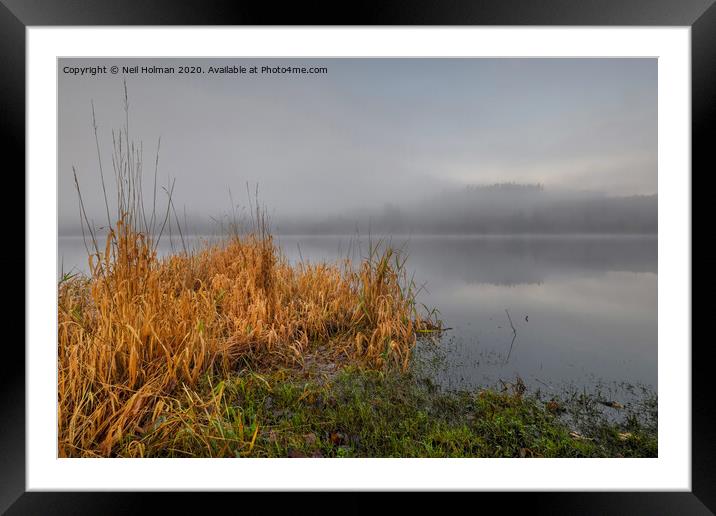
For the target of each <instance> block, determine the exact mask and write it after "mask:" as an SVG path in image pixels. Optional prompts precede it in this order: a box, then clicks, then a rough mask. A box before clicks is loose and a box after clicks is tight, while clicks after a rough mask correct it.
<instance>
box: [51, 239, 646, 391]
mask: <svg viewBox="0 0 716 516" xmlns="http://www.w3.org/2000/svg"><path fill="white" fill-rule="evenodd" d="M200 240H202V237H190V238H189V241H190V243H191V244H192V245H196V244H197V243H198V242H199V241H200ZM276 241H277V243H278V244H279V245H280V246H281V248H282V249H283V251H284V253H285V254H286V256H287V258H288V259H289V260H292V261H298V260H300V259H304V260H311V261H314V260H329V261H332V260H336V259H339V258H344V257H346V256H349V255H352V256H353V257H357V255H359V254H360V252H361V251H364V250H365V249H366V246H367V243H368V242H367V239H365V238H363V239H356V238H355V237H351V236H290V237H289V236H279V237H277V239H276ZM393 243H394V244H396V245H399V246H404V248H405V250H406V251H407V252H408V253H409V260H408V265H409V268H410V269H411V271H413V272H414V274H415V281H416V283H417V284H419V285H422V286H423V287H424V288H423V289H422V290H421V292H420V295H419V300H420V301H421V302H422V303H425V304H426V305H427V306H430V307H437V308H438V309H439V311H440V315H441V318H442V319H443V321H444V323H445V325H446V326H447V327H450V328H451V329H450V330H449V331H447V332H445V335H444V337H443V338H442V341H441V343H440V352H441V353H443V354H444V358H445V359H444V360H443V361H442V364H443V365H442V366H441V369H440V370H439V371H438V373H437V375H438V379H439V381H440V382H441V383H443V384H444V385H447V386H469V385H483V384H485V383H488V384H494V383H496V382H497V381H498V380H500V379H509V378H514V377H515V376H516V375H519V376H520V377H522V378H523V379H524V380H525V382H526V383H527V384H528V385H531V386H532V387H537V388H540V389H546V390H549V389H561V388H563V387H564V386H573V387H576V388H588V387H590V386H593V385H596V384H603V383H604V382H628V383H630V384H642V385H645V386H649V387H652V388H656V386H657V265H658V260H657V239H656V237H648V236H645V237H623V236H621V237H606V236H605V237H595V236H589V237H586V236H584V237H582V236H579V237H574V236H569V237H567V236H564V237H547V236H534V237H495V236H491V237H464V236H460V237H431V236H413V237H410V238H401V237H394V238H393ZM175 244H176V242H175ZM159 250H160V252H161V253H166V252H169V251H170V250H171V248H170V245H169V242H168V241H164V242H163V243H162V245H161V247H160V249H159ZM59 256H60V258H61V260H62V261H63V262H64V270H65V271H68V270H70V269H72V268H73V267H74V268H77V269H79V270H82V271H86V269H87V266H86V258H85V250H84V247H83V245H82V240H81V238H60V241H59ZM422 346H423V347H425V348H426V349H427V348H430V344H429V343H423V344H422Z"/></svg>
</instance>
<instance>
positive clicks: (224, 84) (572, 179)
mask: <svg viewBox="0 0 716 516" xmlns="http://www.w3.org/2000/svg"><path fill="white" fill-rule="evenodd" d="M93 64H98V65H107V66H108V67H109V66H111V65H118V66H119V67H120V68H121V67H122V66H129V65H132V64H140V65H155V66H175V67H178V66H180V65H201V66H202V67H204V69H207V68H208V66H209V65H214V66H217V65H219V66H223V65H236V66H240V65H241V66H246V67H250V66H252V65H258V66H261V65H264V64H270V65H272V66H275V65H278V64H281V65H290V66H323V67H326V68H328V73H327V74H320V75H289V74H285V75H267V74H257V75H249V74H240V75H235V74H229V75H213V74H212V75H209V74H202V75H177V74H171V75H156V74H154V75H123V74H122V73H121V72H120V73H118V74H116V75H112V74H109V73H108V74H104V75H95V76H91V75H85V76H79V75H70V74H65V73H63V72H62V70H63V68H64V67H66V66H89V65H93ZM59 67H60V70H59V171H58V174H59V176H58V177H59V212H60V213H59V216H60V226H61V228H63V227H68V226H69V225H74V224H76V223H77V221H78V215H77V202H76V193H75V190H74V184H73V181H72V168H71V167H72V166H73V165H74V166H76V167H77V169H78V174H79V179H80V183H81V186H82V188H83V194H84V195H85V198H86V199H85V201H86V203H87V205H88V210H89V211H90V212H91V213H92V214H94V215H93V217H95V218H96V219H97V220H101V215H100V214H101V213H103V212H104V209H103V208H102V209H101V210H100V207H102V206H103V203H102V200H101V198H102V195H101V188H100V182H99V174H98V167H97V155H96V149H95V142H94V136H93V132H92V118H91V108H90V102H91V101H92V100H94V104H95V110H96V114H97V124H98V128H99V129H98V132H99V138H100V146H101V152H102V155H103V160H104V166H105V174H108V173H110V172H108V170H111V168H110V167H111V145H112V137H111V130H112V129H113V128H115V129H118V128H119V127H120V126H122V124H123V120H124V115H123V86H122V80H123V79H124V78H126V80H127V86H128V90H129V103H130V126H131V128H130V131H131V133H132V135H133V138H134V139H137V140H141V141H142V142H143V143H144V161H145V167H146V172H145V174H146V177H147V181H150V179H151V177H152V174H153V166H150V164H152V165H153V163H154V157H155V156H154V154H155V149H156V144H157V139H158V138H159V137H160V136H161V140H162V144H161V151H160V158H159V177H160V179H161V180H162V182H163V183H165V182H166V177H167V174H171V176H172V177H175V178H176V179H177V181H176V190H175V202H176V205H177V206H180V207H181V206H186V209H187V211H188V212H189V213H197V214H206V215H207V216H208V215H219V214H221V213H226V212H227V211H229V209H230V201H229V194H228V190H229V188H231V190H232V192H233V194H234V198H235V200H236V199H237V198H238V200H239V201H241V200H244V199H245V197H246V193H245V188H246V187H245V184H246V182H247V181H248V182H250V183H251V184H255V183H258V184H259V188H260V197H261V199H262V201H264V202H265V203H266V204H267V205H268V206H269V207H270V209H271V211H272V213H274V214H275V215H277V216H279V217H281V216H295V215H300V214H302V213H311V214H323V213H325V214H326V215H327V216H330V215H331V214H335V213H339V212H343V211H350V210H353V209H356V208H359V207H365V208H371V207H380V206H382V205H384V204H385V203H386V202H392V203H397V204H400V202H401V200H410V199H416V198H425V197H429V196H430V194H431V193H433V192H436V191H443V190H449V189H452V188H459V187H461V186H463V185H469V184H483V183H493V182H507V181H516V182H529V183H535V182H540V183H543V184H545V186H546V187H547V188H553V189H558V188H561V189H589V190H599V191H603V192H606V193H608V194H611V195H631V194H653V193H656V192H657V61H656V60H655V59H300V60H295V59H280V60H274V59H256V60H249V59H221V60H215V59H212V60H196V59H191V60H187V59H181V60H168V59H142V60H136V59H135V60H126V59H121V60H114V59H105V60H99V61H98V60H96V59H62V60H60V61H59ZM85 192H86V193H85Z"/></svg>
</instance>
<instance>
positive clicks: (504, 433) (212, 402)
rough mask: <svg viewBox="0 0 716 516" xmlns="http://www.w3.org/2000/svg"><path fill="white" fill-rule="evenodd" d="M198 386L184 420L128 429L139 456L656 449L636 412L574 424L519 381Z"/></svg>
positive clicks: (285, 381)
mask: <svg viewBox="0 0 716 516" xmlns="http://www.w3.org/2000/svg"><path fill="white" fill-rule="evenodd" d="M199 392H200V393H202V396H201V397H202V400H201V401H199V400H197V399H194V400H190V399H187V400H184V402H183V405H182V407H181V410H179V411H178V412H179V413H183V414H184V416H182V417H183V418H184V421H185V422H184V425H183V429H182V430H180V431H178V432H173V433H172V434H171V435H169V436H167V435H165V434H164V433H163V432H162V431H161V424H160V425H158V426H157V427H156V429H152V430H149V431H148V432H147V433H145V434H143V435H135V436H126V438H127V439H129V440H131V439H135V440H137V441H139V442H140V443H141V446H142V449H143V453H142V455H144V456H177V457H186V456H194V457H197V456H202V457H243V456H251V457H654V456H656V455H657V437H656V428H655V426H654V427H653V428H652V427H649V425H644V424H643V423H641V422H639V421H638V420H637V419H635V418H627V420H626V421H625V422H624V423H614V422H609V421H607V420H606V419H604V418H601V419H599V418H597V417H596V416H595V415H594V414H595V413H594V412H590V417H589V418H588V419H584V418H582V419H581V420H580V421H582V423H583V426H582V427H580V428H579V430H578V431H575V427H574V426H572V427H571V428H570V427H569V426H567V424H566V422H565V421H564V418H562V417H560V416H558V415H556V414H555V413H553V411H550V409H549V405H548V404H546V403H545V402H544V401H543V400H540V399H539V398H538V397H537V396H535V395H529V394H526V393H523V392H521V389H511V390H509V391H504V392H500V391H498V390H494V389H485V390H477V391H474V392H467V391H463V392H444V391H441V390H440V389H438V388H437V387H435V386H434V385H433V384H432V383H431V382H430V381H428V380H424V379H419V378H418V377H417V376H416V375H414V374H410V373H408V374H405V373H381V372H376V371H366V370H360V369H346V370H343V371H340V372H338V373H336V374H335V375H332V376H331V377H330V378H329V377H326V376H325V375H323V376H320V375H312V374H307V373H301V372H298V371H294V370H285V369H284V370H280V371H275V372H272V373H267V374H263V375H258V374H256V373H252V372H249V371H244V372H242V373H239V374H236V375H234V376H232V377H230V378H227V379H225V380H224V381H221V382H217V381H216V379H213V380H212V379H210V378H209V377H205V378H204V379H203V380H202V385H201V389H200V390H199ZM552 406H553V405H552ZM565 406H568V405H567V403H566V401H565ZM207 407H208V408H207ZM182 411H183V412H182Z"/></svg>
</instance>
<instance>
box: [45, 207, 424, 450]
mask: <svg viewBox="0 0 716 516" xmlns="http://www.w3.org/2000/svg"><path fill="white" fill-rule="evenodd" d="M134 226H135V225H133V224H130V223H127V220H125V218H124V217H123V218H122V219H120V220H119V222H117V223H116V224H115V225H114V227H113V228H112V229H111V230H110V231H109V234H108V236H107V244H106V247H105V249H104V250H103V251H104V252H103V253H96V252H95V253H93V254H91V255H90V259H89V261H90V269H91V273H90V275H89V277H75V278H72V279H70V280H68V281H63V282H62V283H61V284H60V286H59V299H58V317H59V328H58V368H59V377H58V407H59V408H58V411H59V413H58V425H59V443H58V444H59V454H60V456H111V455H116V454H123V455H141V454H142V450H141V446H139V444H138V442H137V441H135V440H132V439H128V436H132V435H134V434H137V433H140V434H141V433H142V432H143V431H145V430H146V429H148V428H155V427H156V424H157V421H166V420H169V421H174V422H175V424H178V423H177V422H179V421H180V420H181V418H176V417H174V418H171V417H169V418H167V417H166V416H167V415H170V412H171V411H172V407H173V406H176V405H177V396H182V397H183V396H184V393H185V392H190V391H191V389H192V388H193V387H194V386H196V384H197V381H198V380H199V378H200V376H201V375H202V374H204V373H207V372H209V373H211V374H215V375H219V376H220V375H225V374H228V373H229V372H230V371H231V370H232V369H236V368H237V367H238V365H239V363H240V362H241V361H242V360H245V359H249V360H251V362H252V363H254V364H256V363H258V364H261V365H262V366H263V367H272V366H290V365H292V364H301V363H302V360H303V357H304V356H305V355H306V354H307V353H309V352H310V351H311V350H312V349H315V347H316V346H318V345H320V346H321V348H322V349H327V350H329V353H330V354H332V355H334V356H335V357H336V358H338V357H343V359H348V360H349V361H350V362H352V363H354V364H355V363H359V364H362V365H364V366H366V367H372V368H384V367H401V368H405V367H407V365H408V362H409V359H410V354H411V350H412V348H413V346H414V344H415V341H416V334H417V332H418V331H420V330H424V329H426V328H432V327H435V324H436V321H434V320H431V318H430V317H424V316H421V315H420V314H419V313H418V310H417V309H416V304H415V290H414V288H413V285H412V283H411V282H409V281H408V280H407V278H406V276H405V267H404V264H405V263H404V258H403V257H402V253H400V252H399V251H396V250H394V249H392V248H391V247H389V246H380V245H379V246H372V248H371V249H370V252H369V254H368V256H367V257H366V258H365V259H363V260H361V261H360V263H358V264H357V266H355V267H354V266H353V264H352V263H351V262H350V261H347V260H346V261H345V262H343V263H315V264H311V263H299V264H297V265H293V266H292V265H291V264H290V263H289V262H288V261H287V260H286V259H285V258H284V257H283V256H282V255H281V253H280V251H279V250H278V249H277V248H276V246H275V244H274V242H273V239H272V237H271V235H270V234H268V232H267V231H265V230H262V231H258V232H254V233H249V234H246V235H239V234H234V235H233V236H231V237H228V238H227V239H226V240H225V241H223V242H222V243H221V244H214V245H205V246H203V247H202V248H200V249H198V250H196V251H194V252H182V253H178V254H174V255H171V256H168V257H165V258H162V259H160V258H158V257H157V254H156V251H155V249H154V247H155V246H154V245H153V243H152V239H151V238H148V237H147V235H145V234H144V233H142V232H141V231H138V230H137V229H136V228H135V227H134ZM187 390H188V391H187ZM189 397H190V398H191V395H189ZM170 430H171V429H170V428H167V429H165V431H170Z"/></svg>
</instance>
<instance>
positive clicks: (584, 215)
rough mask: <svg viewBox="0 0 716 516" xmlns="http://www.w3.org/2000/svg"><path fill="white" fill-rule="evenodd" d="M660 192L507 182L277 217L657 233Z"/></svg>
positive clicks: (394, 228)
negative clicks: (376, 205)
mask: <svg viewBox="0 0 716 516" xmlns="http://www.w3.org/2000/svg"><path fill="white" fill-rule="evenodd" d="M657 216H658V198H657V195H656V194H654V195H639V196H625V197H614V196H607V195H605V194H601V193H597V192H579V191H571V192H568V191H550V190H548V189H547V188H545V187H544V186H543V185H541V184H518V183H502V184H494V185H479V186H469V187H466V188H463V189H461V190H457V191H451V192H442V193H438V194H436V195H434V196H433V197H431V198H429V199H425V200H421V201H412V202H403V203H402V204H398V203H397V202H396V203H392V204H388V205H386V206H384V208H383V209H382V210H381V211H380V212H378V213H368V212H364V213H354V214H345V215H341V216H337V217H334V218H327V217H326V218H318V217H315V218H311V219H308V218H306V219H297V220H291V221H287V220H286V221H275V222H276V225H277V230H278V232H280V233H286V234H290V233H294V234H296V233H345V232H353V231H356V230H359V231H361V232H366V231H368V230H370V231H371V232H373V233H438V234H439V233H457V234H466V233H485V234H497V233H627V234H628V233H656V232H657V229H658V227H657Z"/></svg>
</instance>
